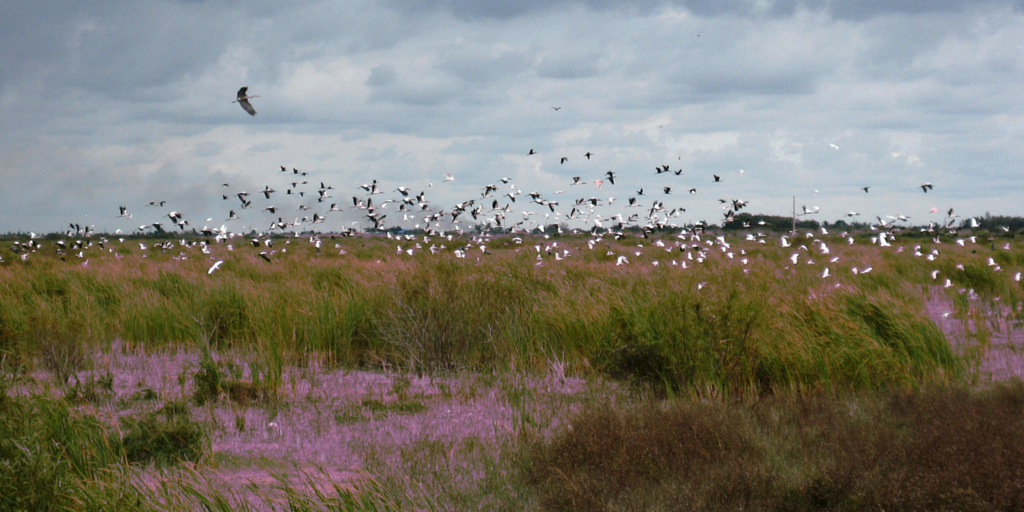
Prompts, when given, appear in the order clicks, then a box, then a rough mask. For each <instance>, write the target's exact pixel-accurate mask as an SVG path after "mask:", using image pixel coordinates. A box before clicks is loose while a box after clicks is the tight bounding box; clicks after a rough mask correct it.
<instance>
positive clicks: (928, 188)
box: [921, 183, 935, 194]
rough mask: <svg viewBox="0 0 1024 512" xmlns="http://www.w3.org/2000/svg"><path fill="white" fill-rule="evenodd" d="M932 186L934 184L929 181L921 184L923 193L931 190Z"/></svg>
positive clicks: (933, 186)
mask: <svg viewBox="0 0 1024 512" xmlns="http://www.w3.org/2000/svg"><path fill="white" fill-rule="evenodd" d="M934 188H935V185H932V184H931V183H924V184H922V185H921V190H923V191H924V193H925V194H927V193H928V191H929V190H932V189H934Z"/></svg>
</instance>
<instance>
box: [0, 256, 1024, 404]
mask: <svg viewBox="0 0 1024 512" xmlns="http://www.w3.org/2000/svg"><path fill="white" fill-rule="evenodd" d="M668 240H669V241H671V239H668ZM560 243H561V244H562V245H561V246H562V247H566V248H569V249H571V250H572V256H571V257H570V258H567V259H565V260H563V261H560V262H554V261H549V262H546V264H545V265H542V266H537V265H536V264H535V263H536V259H535V258H534V257H533V256H531V254H529V252H528V251H526V250H522V249H523V248H524V247H527V246H526V245H525V244H524V245H522V246H520V245H516V244H513V243H511V242H510V241H509V240H504V239H496V240H494V241H493V242H492V243H491V244H490V252H491V253H492V254H490V255H482V256H478V258H483V259H481V260H480V261H476V260H475V259H468V258H467V259H465V260H460V259H457V258H454V257H453V256H452V255H451V253H450V251H451V248H449V249H447V250H446V251H443V252H442V253H441V254H439V255H430V254H426V253H422V254H417V255H416V256H413V257H397V256H395V255H394V254H393V253H392V252H391V251H392V250H393V248H392V247H391V246H390V244H387V243H385V242H383V241H380V240H375V239H361V240H358V241H352V242H351V245H352V246H356V245H357V246H358V251H355V250H354V249H355V247H350V248H352V249H353V251H350V254H349V255H348V256H345V257H337V258H327V257H319V258H317V257H314V256H312V253H309V251H305V252H304V251H303V250H302V249H303V248H302V247H301V246H300V247H296V246H295V244H292V247H291V249H292V251H290V252H289V253H288V256H287V257H284V256H283V255H282V257H280V258H277V259H276V260H275V262H274V264H273V265H267V264H265V262H262V261H261V260H259V259H257V258H254V257H251V255H249V254H247V253H246V252H245V251H243V250H242V249H241V248H240V249H239V250H237V251H234V252H230V253H223V254H219V255H218V256H217V257H219V258H224V259H225V266H224V268H223V269H222V270H221V271H219V272H217V273H215V274H213V275H206V272H205V269H206V266H207V262H205V261H203V260H202V259H188V260H180V261H175V260H171V259H170V257H169V256H168V255H165V254H159V253H152V251H151V254H150V255H149V256H150V257H149V258H145V259H143V258H137V257H136V258H123V259H120V260H117V259H113V258H111V257H109V255H97V257H96V258H95V259H94V260H92V263H91V264H90V267H89V268H81V267H78V266H64V265H63V264H62V263H61V262H59V261H56V260H53V259H51V258H49V257H47V256H45V255H37V256H38V258H37V260H38V261H34V263H33V265H20V264H15V265H8V266H5V267H3V268H0V300H2V301H3V303H4V305H5V307H4V308H3V309H2V311H0V344H2V345H3V346H4V347H8V352H9V353H11V354H12V356H13V357H16V358H18V359H20V360H26V361H38V362H39V363H40V364H42V365H43V366H44V367H45V368H48V369H49V370H50V371H51V373H53V374H55V375H57V377H58V378H60V377H62V376H63V377H64V378H69V377H70V375H71V374H72V373H74V372H75V371H80V370H81V369H83V366H82V365H83V364H84V362H83V361H84V359H83V354H85V353H88V352H89V351H90V350H93V349H95V348H96V347H102V346H104V345H106V344H109V343H110V342H111V340H112V339H119V340H121V341H122V342H123V346H124V347H125V349H127V350H136V349H142V350H160V349H164V348H175V347H187V346H189V345H190V344H191V343H192V340H204V342H205V343H206V344H207V345H208V346H209V347H210V349H211V350H215V351H225V350H234V349H248V350H251V352H250V353H251V354H252V356H247V359H246V361H245V363H244V366H245V367H246V368H245V372H246V375H247V376H248V377H247V378H246V383H247V385H250V386H251V387H252V388H253V389H255V390H256V394H257V395H259V396H261V397H263V396H271V397H272V396H273V395H274V394H275V393H277V392H279V391H280V389H281V388H282V387H283V386H284V384H285V383H284V382H283V381H282V380H281V375H282V372H281V368H283V366H284V365H286V364H289V365H304V364H308V363H309V362H310V361H316V362H318V363H319V364H327V365H330V366H335V367H348V368H359V367H361V368H367V367H380V366H391V367H399V368H405V369H408V370H411V371H414V372H416V373H418V374H424V373H430V372H435V371H453V370H471V371H492V370H503V369H532V370H533V371H544V369H545V366H546V365H547V364H548V358H547V357H546V356H545V354H548V353H558V354H562V361H563V363H564V365H565V367H566V368H567V369H569V370H570V371H575V372H583V373H585V372H588V371H594V370H597V371H599V372H601V373H603V374H605V375H609V376H613V377H614V378H617V379H621V380H623V381H629V382H633V383H636V384H637V385H639V386H642V387H649V388H652V389H656V390H657V391H658V392H659V393H661V394H662V395H664V396H670V395H673V394H677V393H689V394H694V393H697V394H713V395H737V394H740V395H742V394H750V393H754V394H765V393H774V392H777V391H778V390H783V389H786V390H789V389H806V390H814V389H865V388H870V387H878V386H888V385H890V384H893V383H895V384H898V385H916V384H917V383H921V382H924V381H935V380H943V379H954V380H955V379H956V378H958V375H960V374H962V373H963V371H964V368H965V365H964V364H963V363H964V362H963V361H961V360H960V359H958V358H957V357H954V356H953V355H952V354H950V353H949V352H948V351H946V350H944V349H943V347H944V346H947V345H948V342H947V340H945V339H944V338H943V335H942V333H941V332H939V331H937V330H935V329H932V328H929V326H928V324H929V320H928V319H927V318H926V317H925V316H924V315H923V313H922V311H923V310H924V297H923V296H924V295H925V294H924V293H922V289H923V287H925V286H928V285H930V284H932V282H931V280H930V278H929V268H932V267H937V268H939V269H940V271H941V273H942V275H943V276H945V275H947V274H948V275H949V276H950V279H952V280H953V281H954V282H956V283H960V285H961V286H963V287H964V288H965V289H970V288H973V289H974V290H975V292H976V293H978V294H981V296H983V297H990V299H991V300H994V298H995V296H998V297H999V298H1000V299H1001V300H1002V301H1003V303H1004V304H1016V303H1018V302H1020V301H1021V299H1024V290H1022V289H1021V285H1020V283H1016V282H1013V281H1012V280H1011V279H1010V277H1009V275H1010V273H1011V269H1010V268H1007V269H1006V271H1004V272H1003V273H998V272H993V271H992V269H991V267H988V266H987V265H986V264H985V260H986V257H987V252H983V253H971V252H970V251H968V250H967V248H960V247H953V246H945V245H943V246H935V247H941V249H942V251H943V252H942V256H941V257H940V259H939V260H937V261H936V262H934V263H930V262H927V261H925V260H924V258H920V257H914V256H911V255H910V254H909V252H910V251H905V252H903V253H896V252H894V251H883V250H879V249H878V248H873V247H865V246H863V245H859V244H858V245H852V246H843V245H833V254H836V255H838V256H839V257H840V261H841V262H842V263H840V264H835V265H833V267H835V268H833V276H834V277H831V278H829V279H827V280H823V279H821V277H820V276H819V274H818V273H819V269H817V268H813V267H812V266H808V269H807V270H804V268H803V267H801V266H799V265H797V266H794V267H792V268H790V267H789V266H788V265H787V262H788V260H787V254H788V252H787V251H783V250H780V249H778V248H775V247H770V246H768V247H766V246H763V245H759V244H753V243H746V244H745V245H744V243H743V242H737V243H736V244H735V245H734V247H733V250H737V249H740V248H743V247H746V248H747V249H748V250H749V251H748V255H747V257H748V258H749V260H750V263H749V265H746V266H744V265H740V264H739V263H737V260H735V259H733V260H730V259H726V258H723V257H721V256H716V257H713V258H712V257H710V256H709V257H708V259H707V260H706V261H705V262H704V263H703V264H701V265H694V266H692V267H691V268H688V269H685V270H684V269H681V268H679V267H678V266H671V265H669V264H668V263H667V262H668V261H669V259H672V258H679V259H681V258H683V256H682V255H681V253H680V252H679V251H676V252H675V253H671V254H670V253H665V255H664V256H660V255H658V254H657V253H656V252H648V253H645V254H643V255H642V256H639V257H634V263H632V264H631V265H629V266H623V267H616V266H615V265H614V258H611V259H609V257H607V255H606V254H605V251H603V250H593V251H591V250H589V249H587V245H586V240H585V239H582V238H573V237H563V238H561V239H560ZM647 243H648V244H649V243H650V241H648V242H647ZM602 245H604V244H602ZM607 249H610V250H612V251H613V253H619V252H627V251H628V250H630V245H628V244H626V243H625V242H624V241H623V242H615V241H608V242H607ZM928 249H929V247H927V246H925V247H924V248H923V249H922V250H923V251H927V250H928ZM214 250H217V251H221V250H222V248H219V247H216V246H214ZM975 250H977V249H975ZM517 251H518V252H517ZM982 251H985V250H984V249H983V250H982ZM354 252H360V254H362V256H355V257H350V256H353V255H354ZM712 252H714V251H712ZM307 253H309V254H307ZM994 254H996V255H997V256H999V258H1000V260H1001V261H1005V263H1006V264H1007V265H1013V264H1015V262H1016V261H1017V260H1018V256H1017V254H1016V252H1014V251H996V252H995V253H994ZM655 259H660V260H661V262H662V265H660V266H658V267H655V266H653V261H654V260H655ZM606 260H607V261H606ZM956 262H963V264H964V270H959V269H957V268H956V267H955V263H956ZM853 266H861V267H862V268H864V267H866V266H873V267H874V271H873V272H872V273H870V274H864V275H859V276H854V275H852V274H851V273H850V272H849V268H851V267H853ZM705 285H706V286H705ZM837 286H838V287H837ZM698 288H701V289H698ZM947 293H948V294H951V296H952V298H953V299H954V300H960V299H959V298H958V297H961V296H964V295H967V294H966V292H965V293H964V294H957V293H955V290H954V289H950V290H948V291H947ZM958 308H962V309H963V311H964V312H967V311H968V309H967V308H966V307H964V306H958ZM958 310H959V309H958ZM72 312H73V314H71V313H72ZM1015 314H1017V313H1015ZM963 317H964V318H967V315H966V313H965V314H964V315H963ZM977 332H978V333H979V334H978V336H979V337H984V332H983V329H982V330H981V331H977ZM968 366H969V365H968ZM235 381H236V382H240V381H239V380H238V379H235ZM238 389H239V390H240V391H239V392H240V393H241V392H242V391H244V390H242V387H241V386H239V387H238Z"/></svg>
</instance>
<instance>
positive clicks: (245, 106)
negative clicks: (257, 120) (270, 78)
mask: <svg viewBox="0 0 1024 512" xmlns="http://www.w3.org/2000/svg"><path fill="white" fill-rule="evenodd" d="M243 89H244V87H243ZM238 104H239V105H241V106H242V110H245V111H246V112H248V113H249V115H250V116H254V115H256V109H254V108H252V105H250V104H249V100H238Z"/></svg>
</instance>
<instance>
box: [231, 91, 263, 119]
mask: <svg viewBox="0 0 1024 512" xmlns="http://www.w3.org/2000/svg"><path fill="white" fill-rule="evenodd" d="M248 90H249V87H248V86H245V87H242V88H241V89H239V90H238V99H236V100H235V101H232V102H231V103H238V104H239V105H241V106H242V110H244V111H246V112H248V113H249V115H250V116H254V115H256V109H254V108H252V105H251V104H250V103H249V100H251V99H253V98H259V96H249V95H248V94H247V93H246V91H248Z"/></svg>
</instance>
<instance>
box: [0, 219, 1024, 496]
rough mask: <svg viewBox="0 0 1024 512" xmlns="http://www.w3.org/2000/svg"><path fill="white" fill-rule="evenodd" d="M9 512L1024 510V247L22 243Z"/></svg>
mask: <svg viewBox="0 0 1024 512" xmlns="http://www.w3.org/2000/svg"><path fill="white" fill-rule="evenodd" d="M0 258H2V261H3V262H2V263H0V509H2V510H154V511H163V510H168V511H179V510H181V511H186V510H187V511H191V510H218V511H229V510H238V511H248V510H296V511H304V510H317V511H319V510H510V511H511V510H539V511H554V510H558V511H562V510H565V511H569V510H595V511H598V510H739V509H743V510H787V511H788V510H883V509H884V510H922V511H924V510H979V511H980V510H1021V509H1024V385H1022V384H1021V381H1020V377H1021V375H1022V373H1024V336H1022V335H1021V331H1020V329H1021V327H1022V321H1024V312H1022V301H1024V282H1022V281H1021V272H1022V271H1024V242H1022V238H1021V236H1020V234H1014V233H1013V232H999V233H996V232H992V233H989V232H987V231H980V232H970V231H968V230H962V231H943V232H942V233H920V232H917V231H916V230H912V229H906V230H904V232H902V233H897V234H895V235H891V236H882V237H881V239H880V237H879V234H878V233H876V232H872V231H870V230H868V229H863V230H861V231H857V232H852V233H846V232H842V231H841V230H838V229H824V230H823V229H815V230H806V229H805V230H801V231H799V232H797V233H795V234H786V236H783V235H782V234H780V233H772V232H769V233H767V234H764V233H759V232H757V230H740V231H729V232H719V231H713V230H711V229H708V230H706V231H703V230H698V231H694V230H678V229H676V230H665V231H663V232H652V233H646V234H643V233H633V234H627V235H624V236H618V237H616V236H612V235H611V234H607V235H604V236H602V235H596V234H590V235H587V234H576V235H558V234H549V235H543V234H521V235H495V236H489V235H480V234H478V235H469V234H463V235H459V236H451V237H446V236H432V237H430V236H424V235H422V234H417V235H411V234H410V235H401V234H393V233H392V234H387V235H385V234H378V235H374V236H366V235H357V236H349V237H341V236H338V237H332V236H330V235H317V236H310V235H306V236H287V237H284V236H281V237H274V238H265V237H260V238H257V237H234V238H227V239H217V240H215V239H214V238H212V237H196V236H187V237H186V238H180V237H178V238H175V237H170V236H168V237H163V238H137V237H125V238H119V237H117V236H114V235H107V236H103V235H93V236H91V237H88V238H86V237H59V236H48V237H41V238H35V239H30V238H29V237H28V236H23V237H9V238H6V239H4V240H3V241H2V244H0Z"/></svg>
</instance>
